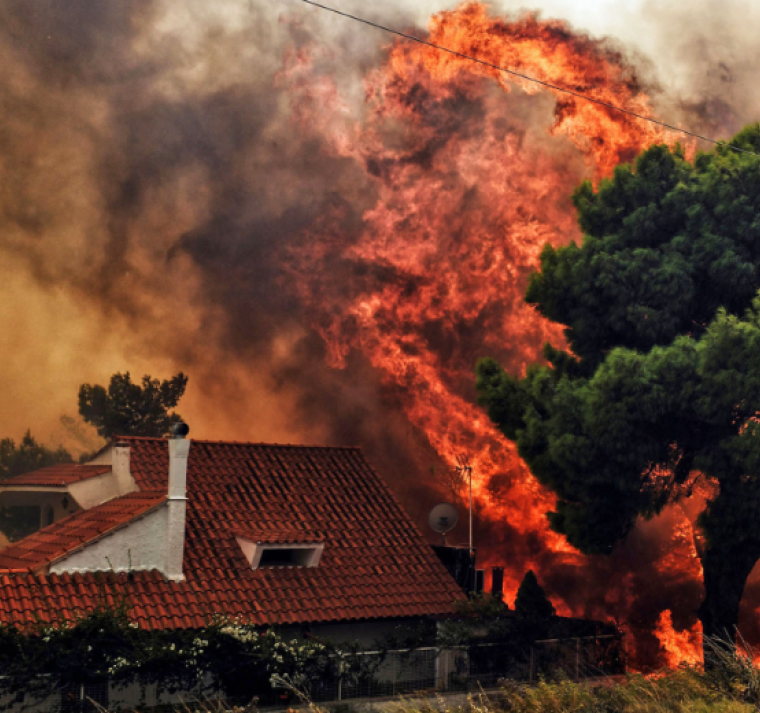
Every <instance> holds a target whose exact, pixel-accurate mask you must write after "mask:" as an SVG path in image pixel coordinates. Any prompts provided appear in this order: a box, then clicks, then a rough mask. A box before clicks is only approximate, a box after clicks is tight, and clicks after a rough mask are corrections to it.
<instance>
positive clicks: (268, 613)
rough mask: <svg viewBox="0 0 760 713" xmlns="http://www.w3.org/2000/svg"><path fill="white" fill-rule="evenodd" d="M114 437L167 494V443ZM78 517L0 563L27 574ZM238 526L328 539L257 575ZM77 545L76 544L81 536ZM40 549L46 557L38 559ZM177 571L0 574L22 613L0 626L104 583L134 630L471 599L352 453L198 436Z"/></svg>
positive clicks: (377, 613) (420, 609)
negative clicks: (121, 597)
mask: <svg viewBox="0 0 760 713" xmlns="http://www.w3.org/2000/svg"><path fill="white" fill-rule="evenodd" d="M119 440H120V441H124V442H126V443H128V444H129V446H130V468H131V472H132V475H133V477H134V478H135V480H136V482H137V484H138V486H139V487H140V488H141V489H142V491H143V492H142V495H145V496H147V497H148V498H153V497H158V496H159V494H160V495H161V496H164V495H165V493H166V492H167V487H168V472H169V455H168V447H167V443H166V441H165V440H163V439H152V438H135V437H132V438H120V439H119ZM138 495H139V494H138V493H133V494H132V497H137V496H138ZM129 497H130V496H125V498H129ZM120 501H123V502H128V501H125V500H124V498H119V499H118V500H115V501H111V502H110V503H106V504H104V505H101V506H98V508H93V509H92V510H89V511H86V512H87V513H94V512H95V511H96V510H98V511H99V512H101V513H104V512H105V510H102V508H105V507H106V506H115V507H116V508H117V510H119V511H120V512H122V513H123V514H124V517H125V518H127V519H129V518H131V517H134V516H135V515H134V514H132V515H129V516H127V515H126V513H125V512H124V511H122V510H120V509H121V508H122V507H123V505H122V504H120ZM84 514H85V513H78V514H77V515H78V516H79V519H78V520H77V521H76V523H74V524H72V525H69V526H67V527H71V528H72V532H80V529H79V528H80V526H81V525H82V524H83V523H84V520H83V519H82V518H84ZM72 517H76V516H72ZM71 519H72V518H69V519H68V520H62V521H61V522H60V523H56V524H55V525H51V526H50V527H48V528H45V530H42V531H40V533H36V535H32V536H30V537H28V538H25V539H24V540H22V541H20V542H18V543H16V544H15V545H12V546H11V547H10V548H8V549H6V550H4V551H0V564H1V565H3V566H4V567H5V566H7V567H8V568H9V569H11V568H12V569H15V570H19V569H27V570H28V569H29V568H30V566H31V567H32V568H34V567H35V566H36V563H39V562H44V561H47V558H49V557H50V556H51V554H50V552H51V551H53V550H54V551H55V552H56V553H58V552H60V551H61V547H62V546H63V547H65V546H67V545H66V544H65V543H62V542H61V541H60V540H58V539H55V538H54V539H53V541H52V542H50V543H46V541H45V540H44V539H42V535H43V534H47V535H49V534H50V533H51V530H52V528H55V527H56V526H57V525H59V524H60V525H61V526H64V524H65V523H66V522H68V521H70V520H71ZM120 522H123V520H122V521H120ZM246 533H247V534H246ZM236 535H242V536H244V537H250V539H252V540H254V541H261V542H283V543H286V542H304V543H305V542H320V543H324V552H323V554H322V558H321V560H320V562H319V565H318V566H316V567H273V568H265V567H262V568H258V569H256V570H253V569H251V567H250V565H249V563H248V561H247V559H246V557H245V555H244V554H243V552H242V550H241V548H240V546H239V545H238V544H237V541H236V539H235V537H236ZM34 538H36V539H34ZM69 543H70V544H71V545H72V546H76V545H74V540H73V539H71V540H70V541H69ZM32 545H34V546H33V547H32ZM38 548H39V552H41V553H43V554H40V555H32V554H31V552H32V551H38ZM53 556H57V555H53ZM30 563H31V564H30ZM183 570H184V574H185V577H186V579H185V581H184V582H169V581H167V580H166V579H165V578H164V577H163V575H161V573H160V572H158V571H151V572H135V573H133V574H132V575H131V576H130V577H128V576H127V575H122V574H119V575H114V574H105V573H73V574H71V575H47V576H43V575H39V576H32V575H28V576H23V575H18V574H15V575H11V576H9V577H5V576H2V574H3V573H0V576H2V579H0V586H1V587H2V590H1V591H0V601H3V600H4V601H6V602H10V603H13V604H14V605H15V606H16V609H17V611H15V612H14V613H13V614H11V613H10V608H8V609H5V608H1V607H0V622H10V621H14V622H16V623H22V622H32V621H33V620H34V617H35V616H36V613H37V612H39V611H40V610H42V609H44V608H45V607H46V606H50V607H52V609H53V612H54V613H55V614H56V615H57V614H58V613H60V614H62V615H63V616H64V617H71V616H74V615H75V613H76V612H75V609H76V607H75V606H74V604H73V603H72V602H73V601H74V599H73V595H74V593H75V592H76V593H79V596H78V598H79V599H80V601H81V602H82V604H80V605H79V606H80V607H89V606H95V604H96V602H97V601H99V599H98V597H99V596H100V595H99V592H100V591H101V590H102V588H103V587H105V588H108V589H109V590H111V591H113V592H122V593H123V594H126V595H127V596H128V599H129V602H130V605H131V607H132V615H133V617H134V618H135V620H136V621H137V622H138V623H139V624H140V625H142V626H151V625H153V626H160V627H170V628H187V627H193V626H198V625H199V623H202V621H204V620H205V619H207V618H208V617H210V616H211V615H213V614H228V615H237V614H241V615H242V616H244V617H245V618H247V619H249V620H250V621H252V622H253V623H257V624H261V625H277V624H285V623H310V622H312V623H313V622H325V621H339V620H354V619H366V618H373V619H375V618H396V617H406V616H425V615H442V614H449V613H451V612H452V611H453V602H454V600H456V599H460V598H462V596H463V595H462V592H461V590H460V589H459V587H458V586H457V585H456V583H455V582H454V580H453V578H452V577H451V575H450V574H449V573H448V572H447V571H446V569H445V568H444V566H443V565H442V564H441V563H440V561H439V560H438V558H437V556H436V555H435V553H434V552H433V550H432V549H431V548H430V546H429V545H428V543H427V542H426V540H425V538H424V537H423V535H422V534H421V533H420V531H419V530H418V529H417V527H416V526H415V525H414V523H413V522H412V521H411V519H410V518H409V516H408V515H407V514H406V513H405V512H404V510H403V509H402V507H401V505H400V504H399V502H398V501H397V500H396V498H395V497H394V495H393V494H392V493H391V491H390V490H389V489H388V487H387V486H386V485H385V483H384V482H383V481H382V480H381V479H380V478H379V476H378V475H377V474H376V473H375V472H374V471H373V470H372V468H371V467H370V465H369V464H368V463H367V461H366V460H365V459H364V456H363V455H362V453H361V451H360V450H359V449H358V448H328V447H307V446H282V445H266V444H250V443H230V442H221V441H196V440H193V441H192V444H191V447H190V455H189V458H188V470H187V523H186V534H185V551H184V563H183ZM360 572H361V574H360ZM27 587H28V591H29V592H30V593H29V594H28V595H27V597H26V598H25V597H23V596H22V594H21V592H22V591H23V589H24V588H27ZM45 589H47V590H48V591H47V594H43V590H45Z"/></svg>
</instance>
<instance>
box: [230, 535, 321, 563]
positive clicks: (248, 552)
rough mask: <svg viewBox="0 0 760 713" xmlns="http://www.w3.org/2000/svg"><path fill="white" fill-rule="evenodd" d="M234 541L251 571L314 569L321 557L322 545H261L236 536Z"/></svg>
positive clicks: (311, 543) (314, 543) (312, 543)
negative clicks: (262, 569) (282, 568)
mask: <svg viewBox="0 0 760 713" xmlns="http://www.w3.org/2000/svg"><path fill="white" fill-rule="evenodd" d="M235 539H236V540H237V542H238V544H239V545H240V549H241V550H243V554H244V555H245V558H246V559H247V560H248V563H249V564H250V565H251V567H252V568H253V569H259V568H260V567H264V568H266V567H316V566H317V565H318V564H319V560H320V558H321V557H322V550H324V547H325V546H324V544H323V543H321V542H309V543H297V544H295V543H294V544H286V543H282V544H280V543H269V542H267V543H263V542H255V541H253V540H251V539H249V538H247V537H243V536H241V535H236V536H235Z"/></svg>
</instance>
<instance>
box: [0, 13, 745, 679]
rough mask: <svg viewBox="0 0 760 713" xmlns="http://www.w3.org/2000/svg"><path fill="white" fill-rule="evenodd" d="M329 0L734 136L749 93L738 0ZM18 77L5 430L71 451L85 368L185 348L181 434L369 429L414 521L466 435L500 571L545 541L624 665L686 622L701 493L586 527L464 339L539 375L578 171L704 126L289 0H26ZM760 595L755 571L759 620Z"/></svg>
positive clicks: (3, 385)
mask: <svg viewBox="0 0 760 713" xmlns="http://www.w3.org/2000/svg"><path fill="white" fill-rule="evenodd" d="M336 5H339V6H340V7H342V8H343V9H346V10H348V11H352V12H359V11H361V10H362V9H364V10H365V12H366V13H367V14H368V16H369V17H370V19H373V20H376V21H379V22H382V23H383V24H388V25H392V26H394V27H397V28H398V29H400V30H403V31H406V32H411V33H413V34H416V35H418V36H420V37H425V38H427V39H429V40H430V41H431V42H434V43H437V44H440V45H444V46H446V47H450V48H451V49H453V50H456V51H457V52H460V53H463V54H471V55H477V56H478V57H480V58H482V59H484V60H486V61H488V62H491V63H494V64H497V65H501V66H505V67H508V68H510V69H513V70H515V71H517V72H520V73H522V74H525V75H530V76H532V77H536V78H537V79H540V80H542V81H544V82H548V83H552V84H557V85H561V86H565V87H567V88H569V89H571V90H573V91H575V92H579V93H582V94H585V95H588V96H590V97H593V98H595V99H598V100H600V101H602V102H607V103H610V104H614V105H617V106H620V107H623V108H626V109H628V110H630V111H632V112H636V113H638V114H642V115H649V116H653V117H655V118H658V119H661V120H664V121H667V122H668V123H672V124H679V125H683V126H688V127H689V128H690V129H692V130H694V131H697V132H701V133H706V134H710V135H714V136H716V137H717V138H726V137H729V136H731V135H732V134H733V133H734V132H735V131H736V130H738V129H739V128H740V127H741V126H742V125H743V124H744V123H747V122H749V121H753V120H756V119H757V118H758V110H760V91H758V89H757V87H756V83H755V81H754V79H753V77H754V76H755V73H756V70H757V67H758V65H759V64H760V52H759V51H758V49H757V47H756V42H755V37H756V35H757V32H756V31H757V30H758V29H760V16H758V15H757V13H756V12H755V14H753V12H752V10H751V9H750V8H749V7H748V5H747V4H746V3H740V2H735V3H725V2H723V3H718V2H696V3H688V4H687V3H683V5H684V7H683V10H682V11H678V10H671V11H665V10H663V9H662V8H661V7H659V8H658V7H657V6H656V5H655V4H654V3H652V4H649V5H647V4H644V5H641V6H637V7H636V8H635V11H634V9H632V8H631V7H629V6H626V8H625V9H622V8H620V9H619V11H618V10H609V9H608V10H607V11H606V12H608V13H609V14H610V17H609V18H607V19H605V15H604V12H605V11H604V9H602V10H599V11H597V12H591V11H590V12H589V16H588V18H587V19H588V23H589V24H590V25H593V30H594V32H595V33H597V34H596V35H592V34H589V33H587V32H586V31H585V30H583V29H582V28H583V27H585V26H586V25H585V24H584V18H583V16H582V15H581V16H578V15H575V16H572V17H571V18H570V19H571V20H572V21H573V23H574V24H570V22H569V21H568V16H567V15H566V13H565V14H563V8H562V6H557V7H556V8H554V9H555V10H557V14H556V15H552V14H551V10H552V8H551V7H550V6H547V7H546V8H543V9H544V11H543V12H538V10H541V9H542V8H541V7H538V8H536V11H530V10H518V9H517V8H516V7H514V8H513V7H511V6H509V5H508V4H501V5H492V6H487V5H484V4H480V3H465V4H462V5H459V6H457V5H451V4H449V5H445V4H441V5H440V6H433V5H432V3H427V4H426V5H425V9H426V11H427V10H429V12H427V16H426V17H425V16H423V15H422V14H421V11H420V6H419V5H415V7H414V9H412V8H411V5H412V3H402V2H399V3H397V4H395V5H389V6H388V7H387V8H385V9H384V10H382V11H380V10H377V9H374V8H371V7H367V8H363V7H362V5H363V4H358V3H343V4H340V3H337V2H336ZM687 5H688V6H687ZM609 7H611V6H609ZM378 13H379V14H378ZM613 13H617V14H616V16H615V17H613V16H612V15H613ZM626 13H627V15H626ZM626 16H627V17H630V18H631V21H630V23H628V24H626V23H624V22H622V21H621V17H626ZM605 22H606V24H605ZM752 28H754V31H752ZM613 31H615V32H616V33H617V36H606V37H605V36H603V33H604V32H613ZM708 37H709V41H708V39H707V38H708ZM0 97H1V98H2V112H1V113H0V334H2V339H1V340H0V358H1V360H2V361H1V364H2V366H1V367H0V393H2V395H3V398H2V401H1V402H0V403H1V406H0V437H3V436H12V437H16V438H17V437H19V436H20V435H21V434H22V433H23V432H24V431H26V429H31V430H32V432H33V433H34V434H35V435H36V436H37V437H38V438H40V439H41V440H43V441H45V442H48V443H50V444H56V445H57V444H58V443H60V442H63V443H64V444H65V445H67V446H68V447H70V448H73V449H76V448H77V447H79V446H81V448H82V449H83V450H84V449H86V448H88V447H91V446H92V440H93V439H95V440H96V437H95V436H94V435H93V434H89V433H87V432H85V431H83V430H82V429H81V428H79V427H75V426H72V421H71V419H64V421H63V422H61V416H72V415H74V414H75V413H76V394H77V388H78V386H79V384H81V383H84V382H93V383H94V382H98V383H104V382H105V381H106V380H107V379H108V377H109V375H110V374H112V373H113V372H115V371H130V372H131V373H132V374H133V375H134V376H136V377H140V376H142V374H144V373H150V374H152V375H154V376H159V377H163V378H165V377H167V376H169V375H170V374H173V373H176V372H177V371H179V370H182V371H184V372H185V373H187V374H189V376H190V382H189V387H188V393H187V396H186V397H185V398H184V400H183V402H182V403H181V405H180V406H181V408H180V410H181V412H182V415H183V416H184V417H185V419H186V420H187V421H188V422H189V423H190V425H191V428H192V433H191V435H192V436H195V437H199V438H219V439H238V440H247V441H255V442H258V441H269V442H298V443H325V444H336V445H360V446H362V447H363V448H364V449H365V452H366V453H367V455H368V457H369V460H370V461H371V462H372V463H373V464H374V465H375V466H376V467H377V469H378V470H379V471H380V472H381V474H382V475H383V477H384V478H385V479H386V480H387V482H388V483H389V484H390V485H391V487H392V488H393V489H394V491H395V492H396V493H397V495H398V496H399V498H400V499H401V501H402V502H403V504H404V506H405V507H406V509H407V510H408V511H409V512H410V513H411V514H412V515H413V516H414V517H415V519H416V520H417V521H418V523H419V524H420V526H421V527H422V528H423V529H424V530H425V531H427V526H426V524H425V523H426V515H427V512H428V510H429V509H430V507H432V505H434V504H435V503H436V502H439V501H441V500H451V501H454V502H455V503H456V504H457V506H458V507H459V509H460V512H461V514H462V515H464V512H465V508H466V494H467V493H466V486H465V484H464V483H463V482H462V481H461V480H458V479H457V477H456V474H455V471H453V470H452V468H453V466H454V465H456V458H457V456H459V455H466V456H467V457H468V458H469V461H470V464H471V465H472V467H473V489H474V493H475V541H476V546H477V550H478V563H479V566H485V567H488V566H489V565H504V566H505V567H506V570H505V591H506V599H507V600H508V601H511V600H513V598H514V595H515V591H516V589H517V586H518V585H519V583H520V580H521V579H522V577H523V575H524V574H525V572H526V571H527V570H528V569H530V568H532V569H533V570H534V571H535V572H536V574H537V575H538V578H539V580H540V582H541V584H542V585H543V586H544V588H545V589H546V592H547V594H548V595H549V596H550V597H551V598H552V601H553V602H554V604H555V606H556V607H557V610H558V612H559V613H560V614H566V615H576V616H586V617H591V618H598V619H605V620H612V619H614V620H616V621H617V622H618V623H619V624H620V625H621V627H623V628H624V629H625V630H626V631H627V632H629V636H628V650H629V653H630V655H631V660H632V661H633V662H635V664H636V665H638V666H641V667H651V666H656V665H659V664H665V663H668V661H670V660H671V659H674V658H678V656H679V655H683V654H685V653H688V652H689V650H690V647H692V648H694V650H696V647H697V637H696V636H695V632H696V631H697V629H696V628H695V627H696V621H697V620H696V613H695V611H696V609H697V606H698V605H699V602H700V599H701V597H702V589H701V583H700V574H701V572H700V563H699V559H698V557H697V550H696V544H695V542H696V537H697V533H696V530H695V528H694V520H695V516H696V514H697V513H698V511H699V510H700V505H701V504H702V503H700V502H697V501H698V500H699V497H700V496H699V494H697V495H695V496H694V497H693V498H692V499H690V500H688V501H684V503H683V504H681V505H679V506H673V507H671V508H670V509H667V510H666V511H665V512H664V513H663V514H662V515H660V516H658V517H657V518H655V519H653V520H651V521H648V522H644V523H641V524H640V525H639V526H637V528H636V529H635V530H634V532H633V533H632V534H631V535H630V536H629V538H628V539H627V541H626V543H625V544H624V545H621V546H619V547H618V548H617V550H616V551H615V552H614V553H613V554H612V555H611V556H593V557H587V556H583V555H581V554H579V553H578V552H577V551H575V550H574V549H573V548H572V547H570V546H569V545H568V544H567V543H566V542H565V541H564V539H563V538H562V537H561V536H559V535H557V534H555V533H553V532H552V531H551V530H550V529H549V527H548V524H547V522H546V519H545V516H544V513H546V512H547V511H548V510H551V509H552V505H553V496H552V495H551V494H550V493H549V492H548V491H546V490H544V489H543V488H542V487H541V486H539V485H538V483H537V482H536V481H535V480H534V479H533V478H532V476H531V474H530V472H529V471H528V469H527V467H526V466H525V465H524V464H523V463H522V462H521V461H520V459H519V457H518V456H517V454H516V451H515V449H514V446H513V444H511V443H510V442H508V441H507V440H506V439H505V438H504V437H502V436H501V435H500V433H499V432H498V431H497V429H496V428H495V427H494V426H493V425H492V423H491V422H490V421H489V419H488V417H487V415H486V414H485V412H484V411H483V410H482V409H481V408H480V407H478V406H477V405H476V394H475V387H474V381H475V376H474V367H475V363H476V361H477V359H479V358H481V357H485V356H490V357H494V358H496V359H497V360H498V361H499V362H500V363H501V364H502V365H504V366H505V368H506V369H507V370H508V371H509V372H511V373H513V374H516V375H520V374H523V373H524V371H525V368H526V366H527V365H528V364H530V363H532V362H535V361H538V360H540V359H541V347H542V345H543V343H544V342H546V341H547V340H551V341H552V342H553V343H554V344H556V345H561V344H562V335H561V331H560V330H559V329H558V327H557V326H556V325H551V324H550V323H549V322H548V321H546V320H544V319H543V318H542V317H541V316H540V315H538V313H537V312H536V311H535V310H534V309H533V308H532V307H530V306H527V305H526V304H525V303H524V301H523V296H524V292H525V288H526V286H527V281H528V277H529V275H530V273H531V271H533V270H535V269H536V267H537V265H538V257H539V253H540V251H541V248H542V247H543V245H544V244H545V243H547V242H548V243H551V244H553V245H562V244H566V243H568V242H569V241H571V240H575V241H580V240H581V239H582V236H581V233H580V230H579V228H578V226H577V220H576V215H575V212H574V209H573V206H572V203H571V201H570V195H571V193H572V191H573V190H574V188H575V187H576V186H577V185H578V184H579V183H580V182H581V181H582V180H583V179H586V178H590V179H592V180H594V181H595V182H599V181H601V180H603V179H604V178H605V177H606V176H608V175H610V173H611V171H612V170H613V168H614V166H615V165H616V164H618V163H619V162H621V161H630V160H632V159H633V158H634V157H635V156H636V155H637V153H638V152H639V151H641V150H642V149H643V148H645V147H647V146H648V145H650V144H652V143H656V142H666V143H668V144H671V145H672V144H674V143H675V142H677V141H680V142H681V143H682V145H683V146H684V147H685V149H686V151H687V153H690V152H691V153H693V152H694V151H696V150H698V149H708V148H709V146H708V145H706V144H704V143H701V142H699V141H694V140H692V139H690V138H688V137H684V136H682V135H679V134H677V133H675V132H672V131H668V130H665V129H663V128H661V127H659V126H657V125H654V124H651V123H647V122H645V121H642V120H640V119H636V118H633V117H631V116H630V115H626V114H623V113H620V112H616V111H613V110H611V109H608V108H606V107H604V106H602V105H600V104H594V103H589V102H585V101H583V100H580V99H578V98H575V97H573V96H571V95H568V94H563V93H559V92H557V91H554V90H551V89H547V88H546V87H544V86H542V85H538V84H534V83H530V82H528V81H525V80H522V79H519V78H516V77H514V76H512V75H508V74H504V73H500V72H498V71H497V70H495V69H491V68H488V67H485V66H483V65H478V64H475V63H472V62H469V61H467V60H465V59H462V58H460V57H456V56H453V55H450V54H443V53H441V52H439V51H437V50H435V49H432V48H430V47H428V46H424V45H421V44H416V43H412V42H409V41H407V40H402V39H399V38H395V37H393V36H390V35H387V34H384V33H382V32H381V31H379V30H376V29H373V28H370V27H368V26H365V25H360V24H357V23H353V22H351V21H350V20H347V19H344V18H338V17H336V16H333V15H329V14H327V13H325V12H324V11H320V10H318V9H316V8H313V7H309V6H307V5H304V4H302V3H299V2H297V1H296V0H288V2H281V3H276V4H275V3H263V2H259V1H258V0H252V1H251V2H247V1H244V0H236V1H235V2H233V1H232V0H229V1H225V2H218V3H205V4H204V3H168V2H151V1H149V0H141V1H139V2H131V3H91V2H84V0H72V1H70V2H67V3H56V2H53V1H52V0H48V1H46V2H43V1H41V0H40V1H37V2H33V3H29V2H26V1H25V0H8V1H6V2H3V3H2V5H1V6H0ZM465 519H466V518H464V517H463V518H462V520H465ZM466 534H467V533H466V524H463V525H460V526H459V527H458V528H457V530H455V531H454V533H453V534H452V536H450V540H451V539H452V537H453V540H454V541H459V542H464V541H465V539H466ZM430 536H431V538H432V536H433V533H430ZM758 607H760V578H757V577H756V578H754V579H751V580H750V584H749V586H748V589H747V592H746V594H745V599H744V605H743V610H742V615H741V619H740V630H741V631H742V633H743V635H744V637H745V638H747V639H748V640H749V641H750V642H753V641H754V642H758V641H760V628H758V625H757V624H756V623H755V621H754V620H755V618H756V617H755V613H756V608H758Z"/></svg>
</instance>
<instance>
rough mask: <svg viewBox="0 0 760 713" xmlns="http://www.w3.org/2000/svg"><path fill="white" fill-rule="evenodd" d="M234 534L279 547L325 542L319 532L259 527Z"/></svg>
mask: <svg viewBox="0 0 760 713" xmlns="http://www.w3.org/2000/svg"><path fill="white" fill-rule="evenodd" d="M232 532H233V534H235V535H238V536H239V537H244V538H245V539H247V540H250V541H251V542H256V543H261V544H279V545H305V544H309V543H319V542H324V539H325V535H324V534H323V533H322V532H320V531H319V530H312V531H309V532H307V531H304V530H263V529H261V528H257V527H249V528H245V527H239V528H233V530H232Z"/></svg>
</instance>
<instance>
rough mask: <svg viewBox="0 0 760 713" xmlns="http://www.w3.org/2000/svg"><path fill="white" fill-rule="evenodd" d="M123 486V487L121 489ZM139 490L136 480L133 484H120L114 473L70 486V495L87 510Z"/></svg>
mask: <svg viewBox="0 0 760 713" xmlns="http://www.w3.org/2000/svg"><path fill="white" fill-rule="evenodd" d="M120 486H121V487H120ZM136 490H137V484H136V483H135V482H134V480H133V481H132V482H131V483H125V482H124V481H122V483H119V481H118V480H117V479H116V477H115V476H114V474H113V472H111V473H104V474H103V475H97V476H95V477H94V478H88V479H87V480H80V481H79V482H78V483H71V485H69V493H70V494H71V496H72V497H73V498H74V500H76V501H77V503H78V504H79V506H80V507H82V508H84V509H85V510H89V508H92V507H95V506H96V505H100V504H101V503H104V502H106V501H108V500H112V499H113V498H118V497H119V495H126V494H127V493H133V492H135V491H136Z"/></svg>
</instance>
